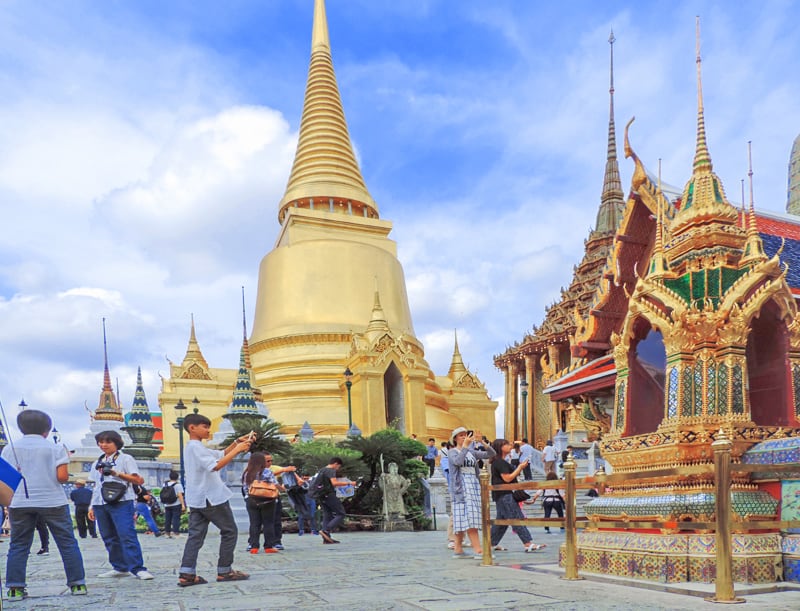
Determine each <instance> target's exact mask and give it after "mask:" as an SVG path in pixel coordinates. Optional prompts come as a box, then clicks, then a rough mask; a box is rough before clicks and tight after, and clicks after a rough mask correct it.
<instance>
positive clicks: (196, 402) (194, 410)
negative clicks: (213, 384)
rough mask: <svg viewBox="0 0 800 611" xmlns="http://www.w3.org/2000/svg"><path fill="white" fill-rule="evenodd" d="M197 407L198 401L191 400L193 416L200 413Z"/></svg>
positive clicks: (196, 399) (195, 399)
mask: <svg viewBox="0 0 800 611" xmlns="http://www.w3.org/2000/svg"><path fill="white" fill-rule="evenodd" d="M198 405H200V400H199V399H198V398H197V397H195V398H194V399H192V411H193V412H194V413H195V414H196V413H197V412H199V411H200V408H199V407H197V406H198Z"/></svg>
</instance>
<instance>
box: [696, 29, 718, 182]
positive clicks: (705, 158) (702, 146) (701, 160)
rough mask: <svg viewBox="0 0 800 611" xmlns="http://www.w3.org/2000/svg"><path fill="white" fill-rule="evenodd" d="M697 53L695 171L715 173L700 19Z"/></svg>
mask: <svg viewBox="0 0 800 611" xmlns="http://www.w3.org/2000/svg"><path fill="white" fill-rule="evenodd" d="M695 51H696V55H697V58H696V59H695V62H696V63H697V146H696V148H695V153H694V171H695V172H697V170H699V169H704V170H707V171H708V172H711V171H713V169H714V167H713V165H712V164H711V154H710V153H709V152H708V143H707V142H706V119H705V112H704V111H703V71H702V67H701V66H702V63H703V62H702V59H701V58H700V17H699V16H698V17H696V18H695Z"/></svg>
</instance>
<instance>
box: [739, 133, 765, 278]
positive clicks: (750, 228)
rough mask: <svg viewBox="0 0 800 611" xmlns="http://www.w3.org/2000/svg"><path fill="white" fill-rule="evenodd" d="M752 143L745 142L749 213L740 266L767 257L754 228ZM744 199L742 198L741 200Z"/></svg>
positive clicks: (756, 229) (763, 259)
mask: <svg viewBox="0 0 800 611" xmlns="http://www.w3.org/2000/svg"><path fill="white" fill-rule="evenodd" d="M752 144H753V143H752V142H751V141H749V140H748V142H747V165H748V170H747V177H748V179H749V182H750V212H749V214H748V215H747V221H748V223H747V242H745V245H744V256H743V257H742V259H741V261H740V264H746V263H757V262H759V261H765V260H766V259H767V255H766V254H765V253H764V245H763V244H762V243H761V236H760V235H758V228H757V227H756V208H755V204H754V203H753V154H752ZM743 199H744V198H743Z"/></svg>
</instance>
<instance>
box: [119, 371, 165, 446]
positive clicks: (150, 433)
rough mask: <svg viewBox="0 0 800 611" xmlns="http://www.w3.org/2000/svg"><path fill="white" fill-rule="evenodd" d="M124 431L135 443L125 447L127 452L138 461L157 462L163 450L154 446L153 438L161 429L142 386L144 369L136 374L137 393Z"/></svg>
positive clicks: (123, 428)
mask: <svg viewBox="0 0 800 611" xmlns="http://www.w3.org/2000/svg"><path fill="white" fill-rule="evenodd" d="M122 430H123V431H125V432H127V433H128V435H130V437H131V440H132V441H133V443H131V444H130V445H127V446H125V451H126V452H127V453H128V454H131V455H132V456H133V457H134V458H136V459H138V460H155V459H156V457H157V456H158V455H159V454H160V453H161V450H160V449H159V448H158V447H157V446H155V445H153V437H154V436H155V434H156V433H157V432H158V431H160V430H161V429H160V428H158V427H156V426H155V425H154V424H153V418H152V417H151V416H150V408H149V407H148V405H147V397H145V394H144V385H143V384H142V368H141V367H139V369H138V371H137V372H136V393H135V394H134V397H133V405H132V406H131V411H130V412H129V413H128V416H127V418H126V425H125V426H124V427H122Z"/></svg>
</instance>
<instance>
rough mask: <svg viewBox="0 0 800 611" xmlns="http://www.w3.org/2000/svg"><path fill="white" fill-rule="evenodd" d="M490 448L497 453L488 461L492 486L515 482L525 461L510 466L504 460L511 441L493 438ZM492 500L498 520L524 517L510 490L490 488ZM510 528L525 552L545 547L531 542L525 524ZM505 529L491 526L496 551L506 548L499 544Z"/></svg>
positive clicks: (522, 518)
mask: <svg viewBox="0 0 800 611" xmlns="http://www.w3.org/2000/svg"><path fill="white" fill-rule="evenodd" d="M492 449H493V450H494V451H495V452H496V453H497V456H495V457H494V458H492V459H491V461H490V464H491V465H492V486H497V485H501V484H514V483H516V481H517V477H519V474H520V473H521V472H522V470H523V469H524V468H525V467H526V465H527V463H524V462H521V463H519V465H517V467H516V468H514V467H512V466H511V464H510V463H509V462H508V461H507V460H506V458H507V457H508V455H509V454H510V453H511V442H510V441H508V440H507V439H495V440H494V441H493V442H492ZM492 500H494V502H495V506H496V507H497V516H496V518H497V519H498V520H524V519H525V515H524V514H523V513H522V510H521V509H520V508H519V504H518V503H517V502H516V501H515V500H514V494H513V492H512V491H511V490H492ZM511 529H512V530H513V531H514V534H515V535H517V536H518V537H519V540H520V541H522V547H523V548H524V550H525V551H526V552H528V553H530V552H536V551H539V550H540V549H542V548H544V547H546V546H545V545H537V544H536V543H534V542H533V537H532V536H531V532H530V531H529V530H528V527H527V526H512V527H511ZM506 530H508V526H497V525H495V526H492V531H491V538H492V547H493V548H494V549H495V550H497V551H506V548H504V547H503V546H502V545H500V541H501V539H502V538H503V535H505V534H506Z"/></svg>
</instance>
